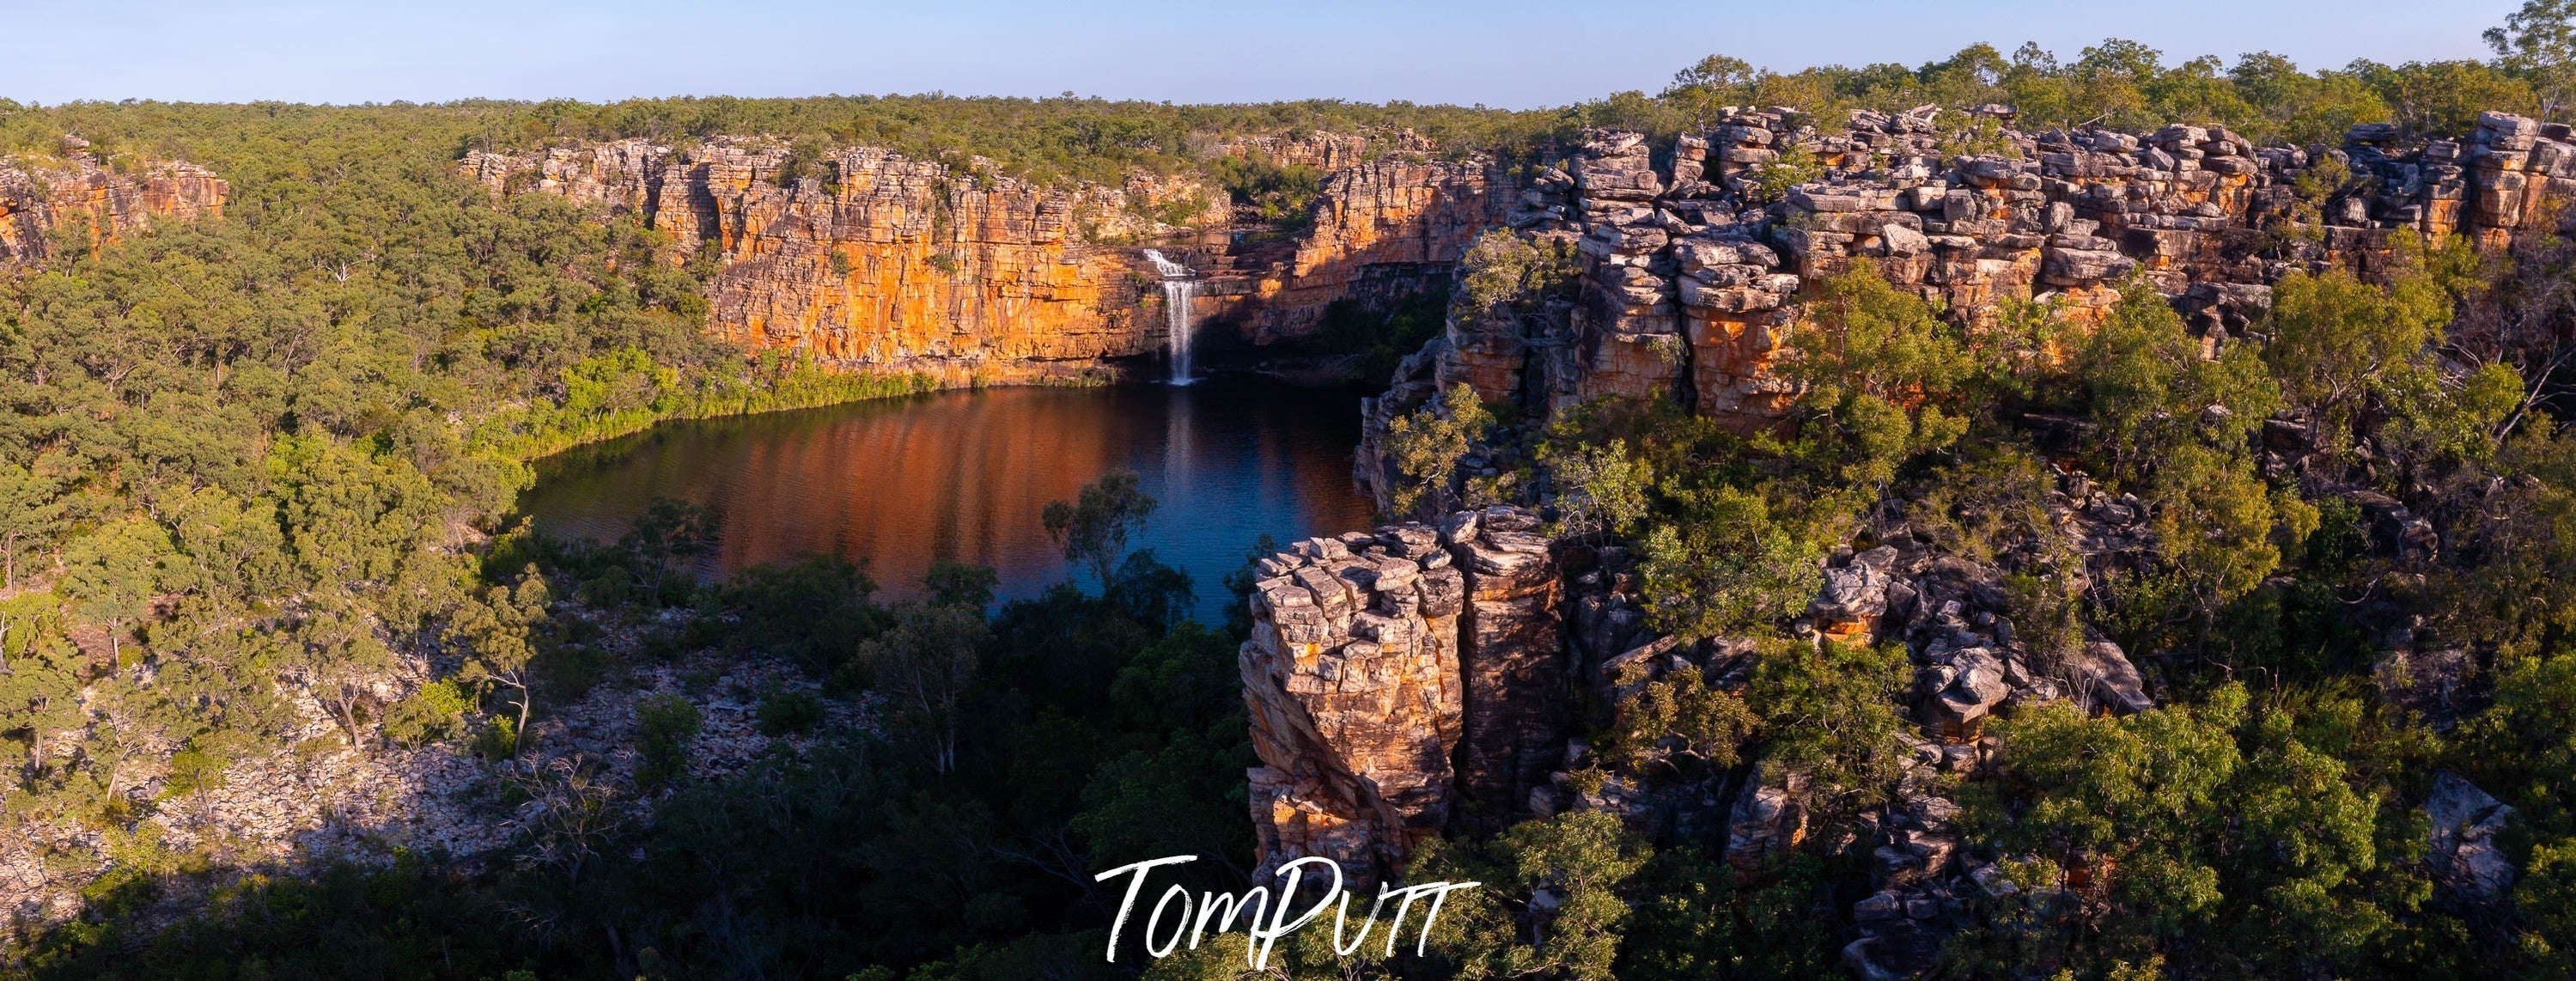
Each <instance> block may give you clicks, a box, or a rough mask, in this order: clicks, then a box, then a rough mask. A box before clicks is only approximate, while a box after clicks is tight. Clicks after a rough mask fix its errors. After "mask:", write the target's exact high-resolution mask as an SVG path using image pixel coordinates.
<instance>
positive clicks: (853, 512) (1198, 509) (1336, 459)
mask: <svg viewBox="0 0 2576 981" xmlns="http://www.w3.org/2000/svg"><path fill="white" fill-rule="evenodd" d="M1358 419H1359V412H1358V407H1357V400H1356V398H1355V397H1354V396H1352V395H1350V394H1348V393H1343V392H1324V391H1314V390H1309V389H1301V388H1295V387H1291V386H1287V385H1282V384H1278V383H1275V382H1269V381H1265V380H1261V379H1253V378H1214V379H1203V380H1201V381H1200V382H1199V383H1197V384H1193V385H1187V386H1171V385H1151V386H1133V387H1115V388H1089V389H1068V388H1008V389H987V390H981V391H960V392H947V393H941V394H936V395H927V396H921V397H917V398H911V399H901V400H886V401H875V402H860V403H853V404H850V405H843V406H834V407H830V408H823V409H811V410H804V411H798V412H784V413H774V414H769V415H760V416H749V417H741V418H732V419H715V420H700V421H689V422H678V423H670V424H666V425H663V426H659V427H656V428H654V429H652V430H650V431H648V432H645V433H640V434H637V435H635V436H631V437H627V438H625V439H621V440H616V441H612V442H608V443H603V444H599V445H596V446H590V447H584V448H581V449H578V450H574V451H572V452H568V453H565V454H562V455H559V456H556V457H552V458H549V459H547V460H545V461H543V462H541V463H540V464H539V466H538V479H537V484H536V486H535V487H534V488H532V489H530V490H529V491H528V493H527V494H526V495H525V496H524V497H522V498H521V500H520V506H521V508H522V509H523V510H525V511H526V512H528V513H529V514H530V515H532V516H533V517H534V518H535V520H536V524H537V527H538V528H539V529H540V530H542V531H544V532H546V533H547V534H551V535H557V536H562V537H576V536H578V537H588V538H593V539H596V540H600V541H614V540H615V539H616V538H617V537H618V536H619V535H620V534H623V533H624V531H625V529H626V527H627V524H628V522H630V521H632V520H633V519H634V518H635V516H636V515H638V514H641V513H642V512H643V511H644V508H645V506H646V505H647V504H649V503H651V501H652V500H653V498H655V497H672V498H678V499H681V500H687V501H693V502H697V503H700V504H704V505H707V506H709V507H711V508H713V509H715V510H716V511H717V512H718V513H719V514H721V515H722V517H723V519H724V537H723V540H722V542H721V543H720V545H719V546H718V548H717V549H716V551H715V553H714V554H712V555H710V556H708V557H707V558H706V559H705V560H704V561H703V562H702V563H701V568H700V570H699V571H700V572H701V573H702V574H705V575H711V576H712V575H724V574H729V573H731V572H733V571H735V570H738V569H741V568H743V567H745V566H749V565H753V564H757V563H762V562H781V561H785V560H788V559H791V558H793V557H795V556H796V555H797V554H799V553H802V552H821V553H839V554H842V555H846V556H849V557H851V558H864V559H865V560H867V562H868V565H869V569H870V574H871V575H873V576H874V577H875V578H876V579H877V580H878V581H879V582H880V583H882V584H883V585H884V586H885V589H886V592H887V593H888V594H890V595H894V596H904V595H909V593H910V591H911V590H912V589H913V588H914V586H915V584H916V583H917V581H918V580H919V578H920V576H921V573H922V572H923V571H924V570H926V569H928V568H929V566H930V563H931V562H932V561H933V560H935V559H957V560H961V561H965V562H971V563H976V564H982V565H989V566H992V567H993V568H994V569H996V570H998V571H999V572H1000V574H1001V586H1002V595H1003V597H1004V598H1006V599H1007V598H1016V597H1025V596H1030V595H1034V594H1035V593H1036V592H1038V591H1039V590H1041V589H1044V588H1045V587H1046V585H1047V584H1049V583H1052V582H1055V581H1058V580H1060V579H1062V578H1063V577H1065V576H1066V575H1068V572H1067V570H1066V565H1065V562H1064V560H1063V558H1062V556H1060V555H1059V554H1057V553H1056V551H1055V549H1054V546H1053V544H1052V543H1051V542H1049V541H1048V540H1047V536H1046V531H1045V528H1044V527H1043V526H1042V525H1041V524H1040V522H1039V514H1040V512H1041V511H1042V510H1043V509H1044V508H1045V507H1046V505H1047V502H1049V501H1054V500H1062V499H1071V498H1072V497H1073V496H1074V495H1075V494H1076V493H1077V492H1078V491H1079V490H1080V489H1081V488H1082V485H1084V484H1086V483H1089V482H1090V481H1093V480H1096V479H1098V478H1099V477H1100V476H1101V475H1102V474H1105V473H1108V472H1110V471H1112V470H1116V469H1119V468H1127V469H1132V470H1135V471H1136V472H1137V473H1138V474H1139V475H1140V477H1141V478H1142V479H1141V482H1142V484H1143V486H1144V489H1145V492H1146V493H1148V494H1150V495H1152V496H1153V497H1154V498H1155V499H1156V500H1157V501H1159V502H1160V507H1159V508H1157V509H1156V511H1155V512H1154V517H1153V522H1152V524H1151V525H1150V526H1149V527H1148V528H1147V529H1146V531H1145V533H1144V534H1143V535H1141V536H1140V537H1139V538H1137V539H1136V540H1133V541H1131V542H1130V543H1129V546H1130V547H1131V548H1150V549H1153V550H1154V553H1155V556H1156V557H1157V558H1159V559H1161V560H1162V561H1163V562H1165V563H1167V564H1170V565H1173V566H1177V567H1179V568H1181V569H1183V570H1185V571H1187V572H1188V573H1189V574H1190V578H1191V581H1192V582H1193V584H1194V585H1195V586H1196V588H1197V590H1198V599H1199V603H1198V615H1199V617H1200V618H1201V619H1204V620H1209V621H1216V620H1221V619H1222V618H1223V612H1222V611H1223V606H1224V604H1225V603H1226V602H1227V600H1228V599H1229V597H1227V596H1226V594H1225V591H1224V588H1223V586H1222V585H1221V584H1220V583H1221V580H1222V579H1223V577H1224V576H1225V574H1226V573H1228V572H1231V571H1233V570H1234V569H1235V568H1236V567H1237V566H1239V565H1240V564H1241V563H1242V561H1243V555H1244V552H1245V551H1246V550H1247V549H1249V548H1251V547H1252V544H1253V543H1254V541H1255V540H1257V539H1258V538H1259V536H1261V535H1262V534H1264V533H1267V534H1270V535H1272V536H1274V537H1276V538H1278V539H1279V540H1281V541H1287V540H1289V539H1292V538H1296V537H1302V536H1306V535H1312V534H1332V533H1337V532H1341V531H1347V530H1351V529H1355V528H1365V527H1368V525H1369V524H1370V517H1371V515H1370V510H1369V505H1368V502H1367V500H1366V499H1365V498H1364V497H1362V496H1361V495H1360V493H1359V492H1358V491H1357V489H1356V488H1354V487H1353V485H1352V483H1351V476H1350V470H1351V451H1352V448H1353V447H1354V446H1356V445H1357V443H1358V438H1359V424H1358Z"/></svg>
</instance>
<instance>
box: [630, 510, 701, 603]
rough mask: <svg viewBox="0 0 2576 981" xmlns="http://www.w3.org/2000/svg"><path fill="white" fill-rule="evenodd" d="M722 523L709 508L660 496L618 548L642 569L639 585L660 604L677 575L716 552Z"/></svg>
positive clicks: (638, 517) (645, 511)
mask: <svg viewBox="0 0 2576 981" xmlns="http://www.w3.org/2000/svg"><path fill="white" fill-rule="evenodd" d="M721 524H722V522H721V519H719V518H718V517H717V516H716V513H715V512H714V511H712V510H710V509H708V508H707V507H706V506H705V505H702V504H695V503H692V502H689V501H679V500H673V499H671V498H667V497H656V498H654V499H653V502H652V503H650V504H647V505H645V506H644V513H643V514H640V515H637V516H636V517H635V521H634V522H633V523H632V524H631V525H629V526H628V528H627V531H626V534H625V535H624V536H622V537H620V538H619V539H618V540H617V547H618V548H619V549H620V550H623V551H624V552H625V553H626V554H627V555H629V556H631V557H633V558H634V560H635V562H636V564H637V565H639V566H641V567H642V568H641V569H638V570H637V571H636V579H637V584H638V585H641V586H643V587H644V588H646V589H649V590H651V591H652V593H653V601H654V602H657V603H658V602H661V601H662V599H663V595H664V593H665V592H666V591H667V590H668V589H669V587H670V583H671V579H672V577H673V576H675V575H683V574H685V573H686V572H687V570H688V567H689V564H690V563H692V562H695V561H697V560H698V558H699V557H700V556H703V555H706V554H707V553H708V552H710V551H713V550H714V549H715V545H716V536H717V534H718V530H719V528H720V526H721Z"/></svg>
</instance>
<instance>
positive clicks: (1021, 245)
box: [460, 139, 1215, 382]
mask: <svg viewBox="0 0 2576 981" xmlns="http://www.w3.org/2000/svg"><path fill="white" fill-rule="evenodd" d="M460 166H461V167H462V168H463V169H464V170H465V171H466V172H467V173H468V174H470V175H471V176H473V177H474V178H475V179H477V180H479V181H482V182H483V183H484V184H485V185H487V186H489V187H491V188H492V189H493V190H494V192H495V193H511V192H517V191H537V192H543V193H554V194H561V195H564V196H567V197H572V198H576V199H581V200H589V201H596V202H600V203H602V204H605V205H607V206H608V208H609V209H610V211H612V212H614V213H633V214H636V215H638V216H639V217H640V218H641V219H642V220H643V221H644V223H645V224H647V225H649V226H651V227H653V228H654V229H657V230H659V231H662V232H664V233H666V234H668V235H669V236H670V237H671V239H672V242H673V244H674V245H675V246H676V247H677V252H678V255H679V256H680V257H682V258H684V259H686V258H696V257H699V256H702V255H708V254H712V258H714V259H715V260H716V261H717V262H718V264H719V265H720V266H721V270H722V271H721V272H719V273H718V274H717V275H716V278H715V281H714V282H713V283H712V284H711V286H710V288H709V294H710V296H709V298H710V300H711V301H712V303H713V306H714V310H713V313H712V315H711V317H710V322H709V329H710V330H711V331H712V332H714V333H715V334H716V335H718V336H720V337H724V338H726V339H728V340H732V341H735V342H738V343H741V344H743V345H745V346H747V347H750V348H753V349H755V350H766V349H790V350H796V351H801V352H804V353H807V354H810V355H812V356H813V357H815V358H817V359H819V360H822V361H825V362H827V363H834V364H841V365H847V366H854V367H867V368H874V369H883V370H915V371H926V372H929V373H932V374H935V375H938V376H941V377H943V378H945V379H947V380H950V381H952V382H965V381H970V380H980V381H988V382H1009V381H1024V380H1037V379H1044V378H1049V377H1060V376H1065V375H1078V374H1086V373H1092V372H1096V371H1097V370H1098V369H1099V368H1100V366H1101V364H1102V363H1103V362H1104V361H1105V360H1107V359H1114V358H1128V357H1137V356H1142V355H1149V354H1152V353H1154V352H1156V351H1159V350H1161V349H1162V347H1163V345H1164V343H1165V338H1164V330H1163V316H1162V314H1161V311H1160V303H1161V297H1162V293H1161V291H1160V289H1158V288H1156V287H1155V286H1154V283H1155V282H1156V281H1157V280H1158V279H1159V278H1160V277H1159V274H1158V273H1156V272H1155V271H1154V269H1153V267H1152V265H1151V264H1150V263H1148V262H1147V261H1146V260H1145V259H1144V258H1143V256H1142V255H1141V254H1139V253H1138V252H1137V251H1136V250H1133V249H1126V248H1106V247H1101V246H1098V245H1095V244H1093V243H1094V241H1095V240H1097V239H1101V238H1105V237H1113V236H1120V235H1126V236H1133V235H1136V234H1139V233H1144V232H1151V231H1153V230H1154V229H1156V228H1157V227H1159V226H1158V225H1157V224H1156V223H1155V222H1154V221H1153V220H1152V219H1150V218H1143V217H1139V215H1140V214H1141V213H1142V212H1144V211H1146V210H1150V207H1149V206H1150V205H1152V204H1154V203H1157V202H1167V201H1173V200H1182V201H1187V200H1191V199H1193V198H1194V197H1195V198H1196V199H1198V200H1202V201H1205V202H1207V204H1206V206H1205V207H1203V208H1202V209H1201V210H1202V211H1206V210H1207V209H1208V208H1212V207H1214V202H1215V195H1213V194H1212V193H1210V192H1209V191H1208V190H1207V189H1206V188H1204V187H1199V186H1197V185H1195V184H1189V185H1177V184H1176V185H1171V186H1167V185H1166V184H1165V183H1163V182H1160V181H1156V180H1152V179H1148V178H1142V177H1140V178H1139V179H1138V180H1137V181H1134V182H1131V184H1130V186H1128V187H1121V188H1109V187H1102V186H1098V185H1091V184H1081V185H1075V186H1072V187H1070V188H1048V187H1041V186H1038V185H1035V184H1031V183H1028V182H1025V181H1020V180H1016V179H1013V178H1008V177H991V176H988V175H987V174H985V173H984V171H983V170H982V169H981V168H980V167H978V168H974V169H969V170H964V171H961V170H957V169H953V168H950V167H948V166H946V165H944V164H940V163H935V162H925V161H916V160H910V159H907V158H905V157H903V156H901V155H899V154H894V153H889V152H887V151H884V150H877V149H870V148H853V149H845V150H840V151H837V152H834V153H832V154H830V155H828V156H826V157H825V158H823V159H821V160H810V161H809V160H800V159H798V158H797V157H796V156H795V155H794V154H793V153H792V152H791V150H790V148H789V147H787V146H786V145H784V144H782V143H778V142H776V141H768V140H751V139H716V140H711V141H709V142H707V143H705V144H702V145H699V146H694V147H686V148H673V147H668V146H662V145H658V144H654V143H650V142H647V141H644V140H621V141H618V142H614V143H607V144H601V145H597V146H584V147H571V148H558V149H552V150H546V151H541V152H537V153H531V154H523V155H517V156H506V155H499V154H491V153H481V152H477V153H471V154H468V155H467V156H466V157H465V159H464V161H463V162H462V163H461V164H460Z"/></svg>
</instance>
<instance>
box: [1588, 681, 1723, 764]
mask: <svg viewBox="0 0 2576 981" xmlns="http://www.w3.org/2000/svg"><path fill="white" fill-rule="evenodd" d="M1618 719H1619V721H1618V723H1617V724H1616V725H1614V726H1612V727H1611V730H1610V732H1609V734H1608V736H1609V738H1607V739H1605V740H1603V741H1602V743H1601V748H1600V750H1599V752H1600V754H1601V760H1602V762H1604V763H1607V764H1609V765H1610V766H1611V767H1613V768H1615V769H1617V770H1618V771H1620V772H1623V773H1646V772H1649V770H1648V764H1650V763H1653V764H1663V765H1665V766H1668V767H1680V766H1683V765H1685V764H1687V765H1688V766H1689V767H1690V768H1691V769H1690V770H1688V771H1685V772H1686V773H1690V774H1705V773H1707V772H1710V771H1718V770H1726V769H1729V768H1732V767H1734V766H1735V763H1736V755H1737V751H1738V748H1739V747H1740V746H1741V744H1742V743H1743V742H1744V740H1745V738H1746V737H1748V736H1751V735H1752V734H1753V728H1754V724H1755V718H1754V715H1753V710H1752V709H1750V708H1747V707H1746V706H1745V704H1744V700H1743V699H1741V698H1738V697H1736V696H1734V695H1731V694H1728V693H1726V692H1724V691H1720V690H1717V689H1713V688H1710V687H1708V683H1707V681H1706V680H1704V679H1702V678H1701V676H1700V674H1699V672H1696V671H1685V672H1682V673H1681V674H1679V675H1677V676H1676V677H1674V678H1673V679H1672V680H1669V681H1656V682H1649V683H1648V684H1646V685H1645V687H1644V688H1643V689H1642V690H1640V691H1639V692H1638V693H1637V694H1636V695H1635V696H1633V697H1631V698H1629V699H1628V700H1626V701H1624V702H1621V703H1620V705H1619V711H1618Z"/></svg>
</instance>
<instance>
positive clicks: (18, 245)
mask: <svg viewBox="0 0 2576 981" xmlns="http://www.w3.org/2000/svg"><path fill="white" fill-rule="evenodd" d="M87 148H88V144H87V143H85V142H82V141H79V140H77V139H74V140H67V141H65V144H64V152H63V154H62V155H61V156H59V157H54V158H50V159H44V160H30V159H16V158H12V159H5V160H0V265H9V264H23V263H31V262H35V261H38V260H41V259H44V258H45V257H46V256H48V255H51V254H52V253H53V251H54V250H55V249H56V248H58V247H61V246H63V245H66V244H71V243H75V242H76V243H79V244H81V245H86V246H89V247H93V248H94V247H96V246H98V245H101V244H104V243H107V242H112V241H115V240H116V239H117V238H119V237H121V236H125V235H129V234H132V233H134V232H136V231H139V230H141V229H142V228H143V227H144V226H145V225H146V224H149V223H150V222H152V221H155V220H160V219H170V220H176V221H191V220H195V219H196V218H198V217H201V216H211V217H222V216H223V213H224V199H225V198H226V197H228V196H230V195H231V193H232V185H230V184H228V183H226V182H225V181H224V180H223V179H222V178H220V177H217V176H215V172H214V171H211V170H207V169H206V168H204V167H200V166H197V165H196V164H192V163H186V162H183V161H160V162H151V163H145V164H142V165H141V166H139V167H137V168H134V169H132V170H130V171H129V170H127V169H124V168H115V169H111V168H109V167H106V166H104V165H102V163H101V162H100V161H99V160H98V159H97V158H95V157H93V156H91V155H90V154H89V153H88V152H87ZM67 234H68V235H73V236H77V237H76V238H71V239H65V238H64V237H63V236H64V235H67Z"/></svg>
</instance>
